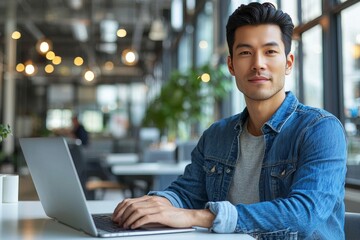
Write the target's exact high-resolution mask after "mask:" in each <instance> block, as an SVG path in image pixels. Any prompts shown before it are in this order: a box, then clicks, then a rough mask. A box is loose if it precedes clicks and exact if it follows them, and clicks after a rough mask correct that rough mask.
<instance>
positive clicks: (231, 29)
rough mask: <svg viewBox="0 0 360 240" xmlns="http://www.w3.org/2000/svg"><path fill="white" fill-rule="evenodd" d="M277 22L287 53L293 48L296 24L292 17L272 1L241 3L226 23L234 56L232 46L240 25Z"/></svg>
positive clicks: (230, 47) (230, 48) (228, 39)
mask: <svg viewBox="0 0 360 240" xmlns="http://www.w3.org/2000/svg"><path fill="white" fill-rule="evenodd" d="M260 24H276V25H278V26H279V27H280V30H281V35H282V41H283V42H284V45H285V55H286V56H287V55H288V53H289V52H290V49H291V38H292V34H293V31H294V24H293V23H292V20H291V17H290V16H289V15H288V14H287V13H284V12H283V11H281V10H277V9H276V7H275V6H274V5H273V4H272V3H268V2H266V3H263V4H261V3H257V2H253V3H250V4H248V5H245V4H241V6H240V7H238V8H237V9H236V10H235V11H234V12H233V14H231V15H230V17H229V19H228V22H227V25H226V40H227V44H228V47H229V52H230V56H232V54H233V52H232V47H233V45H234V41H235V39H234V38H235V31H236V29H237V28H238V27H241V26H246V25H260Z"/></svg>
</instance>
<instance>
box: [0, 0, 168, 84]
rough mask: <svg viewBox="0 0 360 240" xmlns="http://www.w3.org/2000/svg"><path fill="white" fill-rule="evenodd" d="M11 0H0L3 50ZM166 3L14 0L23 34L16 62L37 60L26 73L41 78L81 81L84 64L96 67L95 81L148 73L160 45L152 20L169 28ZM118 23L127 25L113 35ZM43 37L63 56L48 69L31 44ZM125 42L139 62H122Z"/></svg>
mask: <svg viewBox="0 0 360 240" xmlns="http://www.w3.org/2000/svg"><path fill="white" fill-rule="evenodd" d="M10 1H16V0H5V1H0V46H1V48H2V49H0V51H2V52H6V49H5V47H6V46H5V44H6V41H5V27H6V23H7V21H8V20H7V14H8V9H7V3H8V2H10ZM170 6H171V0H157V1H156V0H17V7H16V24H17V27H16V30H18V31H20V32H21V34H22V36H21V38H20V39H19V40H17V44H16V45H17V59H16V64H17V63H19V62H25V61H27V60H29V59H31V60H32V61H33V62H34V63H35V64H37V65H38V72H37V73H36V75H35V76H33V77H31V78H32V79H43V80H44V81H48V80H49V79H52V81H80V78H81V76H82V72H83V71H84V68H85V67H90V68H93V69H94V70H95V71H96V73H97V75H98V77H97V81H99V80H100V81H102V82H127V81H133V80H140V81H141V80H142V79H143V78H144V76H145V75H146V74H148V73H151V71H152V68H153V66H154V63H155V62H156V61H157V60H158V59H160V57H161V55H162V50H163V42H162V41H153V40H150V39H149V37H148V35H149V31H150V26H151V23H152V22H153V21H154V20H155V18H161V19H162V20H163V22H164V23H165V27H166V28H167V29H168V28H169V21H170V20H169V19H170ZM119 28H124V29H126V31H127V36H126V37H124V38H119V37H115V36H114V34H115V33H116V32H114V31H116V30H117V29H119ZM112 29H113V30H112ZM107 34H110V35H107ZM106 35H107V36H110V39H107V38H106ZM42 38H47V39H49V40H50V41H51V42H52V48H53V51H54V52H55V54H56V55H58V56H60V57H61V58H62V62H61V64H60V65H57V66H55V71H54V72H53V73H52V74H47V73H45V72H44V71H43V66H45V65H46V64H48V63H49V60H47V59H46V58H45V57H44V56H42V55H40V54H38V53H37V51H36V49H35V45H36V42H37V41H38V40H39V39H42ZM111 38H113V39H111ZM130 47H131V48H135V49H136V50H137V51H138V52H139V62H138V64H137V65H135V66H130V67H129V66H126V65H124V64H123V63H122V61H121V52H122V51H123V50H124V49H126V48H130ZM76 56H82V57H83V58H84V60H85V64H84V65H83V67H77V66H75V65H74V64H73V59H74V57H76ZM107 61H112V62H113V63H114V68H113V69H111V70H109V69H106V68H105V67H104V64H105V62H107Z"/></svg>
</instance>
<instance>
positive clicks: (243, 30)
mask: <svg viewBox="0 0 360 240" xmlns="http://www.w3.org/2000/svg"><path fill="white" fill-rule="evenodd" d="M232 50H233V56H232V57H230V56H229V57H228V67H229V71H230V73H231V74H232V75H233V76H235V78H236V85H237V87H238V89H239V90H240V91H241V92H242V93H243V94H244V95H245V97H246V98H248V99H249V100H250V99H251V100H255V101H259V100H260V101H262V100H267V99H270V98H272V97H273V96H277V95H279V94H278V93H281V92H283V91H285V90H284V84H285V75H287V74H290V72H291V67H292V64H293V60H294V56H293V55H292V54H291V53H289V54H288V56H287V57H286V56H285V46H284V43H283V41H282V39H281V30H280V27H279V26H277V25H273V24H262V25H257V26H252V25H247V26H242V27H239V28H237V29H236V31H235V39H234V45H233V49H232Z"/></svg>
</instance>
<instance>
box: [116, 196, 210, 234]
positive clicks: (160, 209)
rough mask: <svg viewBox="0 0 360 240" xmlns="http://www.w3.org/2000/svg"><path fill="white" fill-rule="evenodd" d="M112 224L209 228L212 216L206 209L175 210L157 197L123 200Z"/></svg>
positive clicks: (133, 226)
mask: <svg viewBox="0 0 360 240" xmlns="http://www.w3.org/2000/svg"><path fill="white" fill-rule="evenodd" d="M112 219H113V221H114V222H117V223H118V224H119V226H121V227H123V228H131V229H135V228H139V227H141V226H144V225H146V224H151V223H157V224H162V225H166V226H169V227H174V228H184V227H192V226H200V227H210V226H211V225H212V222H213V220H214V215H213V214H212V213H211V212H210V211H209V210H208V209H202V210H190V209H182V208H175V207H173V206H172V205H171V203H170V202H169V200H167V199H166V198H163V197H158V196H143V197H140V198H133V199H125V200H124V201H122V202H121V203H119V204H118V206H117V207H116V208H115V210H114V213H113V217H112Z"/></svg>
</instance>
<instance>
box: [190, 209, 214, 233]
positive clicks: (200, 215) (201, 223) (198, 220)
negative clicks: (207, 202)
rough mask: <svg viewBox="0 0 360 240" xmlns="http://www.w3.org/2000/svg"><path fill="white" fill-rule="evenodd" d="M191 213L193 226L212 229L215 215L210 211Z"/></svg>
mask: <svg viewBox="0 0 360 240" xmlns="http://www.w3.org/2000/svg"><path fill="white" fill-rule="evenodd" d="M190 211H191V213H192V214H191V216H192V217H191V219H192V220H193V222H192V224H191V225H192V226H196V227H204V228H211V226H212V225H213V221H214V219H215V215H214V214H213V213H212V212H211V211H210V210H209V209H200V210H199V209H197V210H190Z"/></svg>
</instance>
